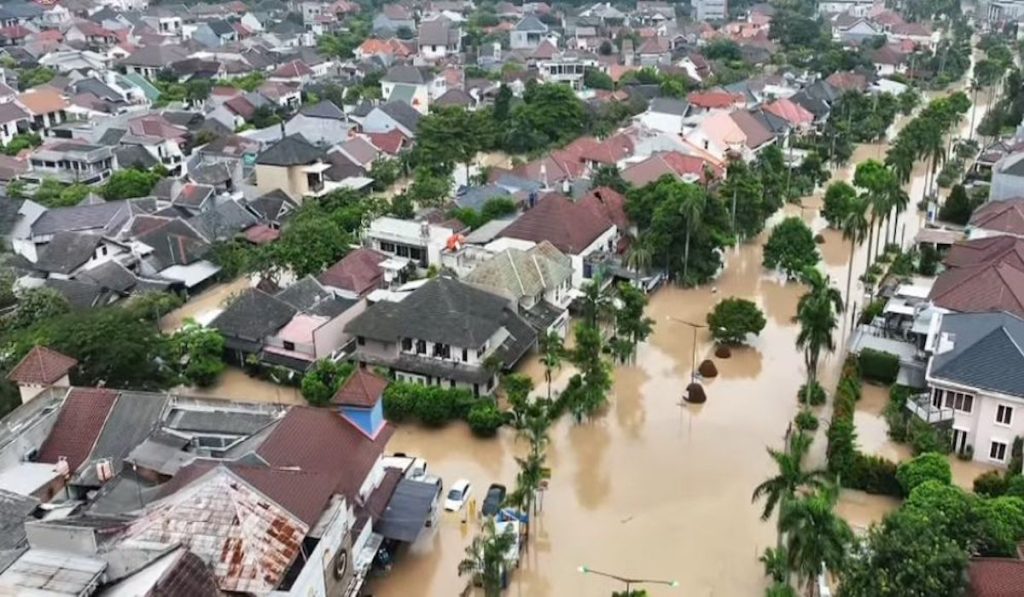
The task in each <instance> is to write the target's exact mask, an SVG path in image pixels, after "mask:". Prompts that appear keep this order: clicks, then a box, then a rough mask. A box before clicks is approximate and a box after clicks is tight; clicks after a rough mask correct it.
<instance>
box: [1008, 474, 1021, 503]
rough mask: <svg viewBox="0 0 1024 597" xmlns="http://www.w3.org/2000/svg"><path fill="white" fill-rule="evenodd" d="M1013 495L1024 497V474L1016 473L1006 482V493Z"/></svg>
mask: <svg viewBox="0 0 1024 597" xmlns="http://www.w3.org/2000/svg"><path fill="white" fill-rule="evenodd" d="M1005 495H1008V496H1012V497H1019V498H1024V475H1014V476H1012V477H1010V480H1009V481H1008V482H1007V483H1006V494H1005Z"/></svg>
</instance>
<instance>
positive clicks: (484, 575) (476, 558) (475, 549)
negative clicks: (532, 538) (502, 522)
mask: <svg viewBox="0 0 1024 597" xmlns="http://www.w3.org/2000/svg"><path fill="white" fill-rule="evenodd" d="M515 542H516V537H515V535H513V534H512V531H511V528H509V529H508V530H507V531H506V532H504V533H498V532H497V531H496V530H495V528H494V519H493V518H488V519H487V520H486V521H485V522H484V525H483V528H482V529H481V533H480V534H479V535H477V536H476V537H473V541H472V542H471V543H470V544H469V545H468V546H467V547H466V557H465V558H463V559H462V561H461V562H459V576H462V575H464V574H471V575H473V579H474V582H479V583H480V584H482V585H483V587H484V595H486V596H487V597H499V596H500V595H501V575H502V572H503V569H504V567H505V554H507V553H508V550H509V549H511V548H512V546H513V545H515Z"/></svg>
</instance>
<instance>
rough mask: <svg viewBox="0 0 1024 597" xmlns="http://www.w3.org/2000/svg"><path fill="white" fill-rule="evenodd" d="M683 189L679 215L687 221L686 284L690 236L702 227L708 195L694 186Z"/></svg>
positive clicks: (685, 249)
mask: <svg viewBox="0 0 1024 597" xmlns="http://www.w3.org/2000/svg"><path fill="white" fill-rule="evenodd" d="M681 189H682V191H681V192H682V197H680V202H679V215H681V216H682V217H683V219H684V220H686V245H685V247H684V248H683V283H686V282H687V280H688V279H689V272H690V234H691V233H692V232H693V229H694V228H695V227H696V226H698V225H700V220H701V216H702V215H703V214H704V206H705V204H706V202H707V195H706V194H704V192H703V191H701V189H700V188H699V187H695V186H693V185H683V186H681Z"/></svg>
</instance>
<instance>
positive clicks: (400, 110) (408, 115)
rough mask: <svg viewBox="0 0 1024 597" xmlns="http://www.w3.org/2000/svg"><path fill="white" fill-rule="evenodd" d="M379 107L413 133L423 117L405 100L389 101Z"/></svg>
mask: <svg viewBox="0 0 1024 597" xmlns="http://www.w3.org/2000/svg"><path fill="white" fill-rule="evenodd" d="M396 87H397V86H396ZM378 108H379V109H380V110H381V111H382V112H384V113H385V114H387V115H388V116H390V117H391V118H392V119H393V120H394V121H395V122H397V123H398V124H400V125H402V127H403V128H405V129H406V130H408V131H409V132H411V133H412V134H413V135H415V134H416V129H417V128H418V127H419V124H420V119H421V118H423V115H422V114H420V113H419V112H417V111H416V109H415V108H413V107H412V106H410V105H409V104H406V103H403V102H388V103H386V104H384V105H381V106H378Z"/></svg>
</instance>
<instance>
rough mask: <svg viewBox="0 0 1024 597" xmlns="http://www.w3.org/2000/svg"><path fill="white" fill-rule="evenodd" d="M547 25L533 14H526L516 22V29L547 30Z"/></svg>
mask: <svg viewBox="0 0 1024 597" xmlns="http://www.w3.org/2000/svg"><path fill="white" fill-rule="evenodd" d="M547 30H548V26H547V25H545V24H544V23H543V22H542V21H541V20H540V19H538V18H537V17H535V16H533V15H526V16H525V17H523V18H522V19H520V20H519V22H518V23H516V31H530V32H533V31H540V32H542V33H544V32H547Z"/></svg>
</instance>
